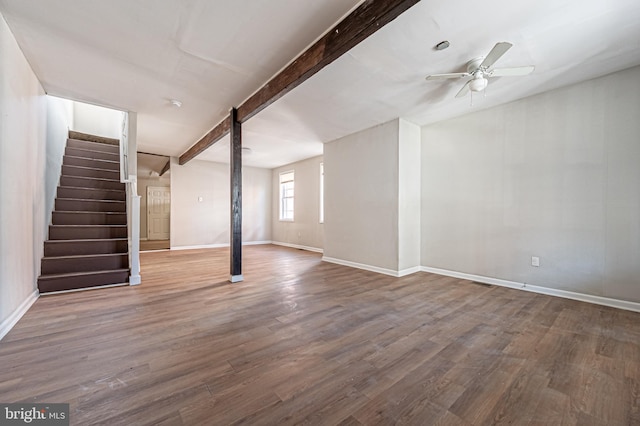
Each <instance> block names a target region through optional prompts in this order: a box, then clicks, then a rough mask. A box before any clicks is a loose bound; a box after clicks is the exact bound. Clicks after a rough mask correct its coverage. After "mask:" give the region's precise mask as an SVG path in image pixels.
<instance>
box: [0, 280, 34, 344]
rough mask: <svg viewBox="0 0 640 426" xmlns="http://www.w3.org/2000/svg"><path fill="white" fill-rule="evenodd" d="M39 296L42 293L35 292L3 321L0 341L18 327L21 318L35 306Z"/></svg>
mask: <svg viewBox="0 0 640 426" xmlns="http://www.w3.org/2000/svg"><path fill="white" fill-rule="evenodd" d="M39 295H40V293H39V292H38V290H35V291H34V292H33V293H31V294H30V295H29V297H27V298H26V299H25V300H24V302H22V303H21V304H20V306H18V308H17V309H16V310H15V311H13V312H12V313H11V315H9V317H8V318H7V319H5V320H4V321H2V323H1V324H0V340H2V339H3V338H4V336H6V335H7V333H9V331H11V329H12V328H13V326H14V325H16V324H17V323H18V321H20V318H22V316H23V315H24V314H26V313H27V311H28V310H29V308H30V307H31V305H33V304H34V303H35V301H36V300H38V296H39Z"/></svg>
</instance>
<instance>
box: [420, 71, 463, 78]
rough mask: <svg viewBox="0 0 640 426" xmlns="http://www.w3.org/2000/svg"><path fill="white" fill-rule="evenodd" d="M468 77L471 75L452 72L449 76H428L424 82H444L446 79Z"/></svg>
mask: <svg viewBox="0 0 640 426" xmlns="http://www.w3.org/2000/svg"><path fill="white" fill-rule="evenodd" d="M470 75H471V74H469V73H467V72H454V73H450V74H433V75H428V76H427V77H426V80H445V79H447V78H463V77H469V76H470Z"/></svg>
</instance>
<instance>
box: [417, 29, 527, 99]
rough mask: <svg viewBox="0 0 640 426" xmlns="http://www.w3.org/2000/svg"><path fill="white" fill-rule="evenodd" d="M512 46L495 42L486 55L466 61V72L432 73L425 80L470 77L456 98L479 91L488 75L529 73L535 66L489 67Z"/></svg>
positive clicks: (501, 75) (485, 82)
mask: <svg viewBox="0 0 640 426" xmlns="http://www.w3.org/2000/svg"><path fill="white" fill-rule="evenodd" d="M511 46H513V44H511V43H507V42H500V43H496V45H495V46H493V49H491V52H489V54H488V55H487V56H486V57H482V56H481V57H479V58H475V59H472V60H470V61H469V62H467V72H455V73H450V74H432V75H428V76H427V80H444V79H449V78H464V77H472V78H471V80H469V81H467V82H466V83H465V85H464V86H462V89H460V91H459V92H458V94H457V95H456V98H461V97H463V96H464V95H466V94H467V93H468V92H469V90H471V91H472V92H481V91H483V90H484V89H485V88H486V87H487V84H488V83H489V81H488V80H487V78H490V77H507V76H509V77H511V76H521V75H527V74H531V73H532V72H533V70H534V69H535V67H534V66H533V65H529V66H526V67H514V68H491V67H492V65H493V64H494V63H495V62H496V61H497V60H498V59H500V58H501V57H502V55H504V54H505V53H506V52H507V50H509V49H510V48H511Z"/></svg>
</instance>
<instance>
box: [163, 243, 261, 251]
mask: <svg viewBox="0 0 640 426" xmlns="http://www.w3.org/2000/svg"><path fill="white" fill-rule="evenodd" d="M262 244H271V241H245V242H243V243H242V245H243V246H255V245H262ZM224 247H229V243H223V244H201V245H197V246H174V247H171V250H196V249H205V248H224Z"/></svg>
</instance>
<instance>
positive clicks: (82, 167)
mask: <svg viewBox="0 0 640 426" xmlns="http://www.w3.org/2000/svg"><path fill="white" fill-rule="evenodd" d="M62 166H63V167H67V168H68V167H74V168H76V169H85V170H96V171H99V172H109V173H120V170H111V169H101V168H99V167H87V166H76V165H75V164H63V165H62ZM67 176H69V175H67Z"/></svg>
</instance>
